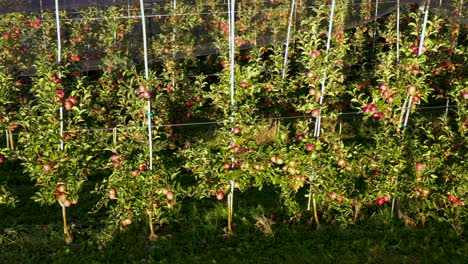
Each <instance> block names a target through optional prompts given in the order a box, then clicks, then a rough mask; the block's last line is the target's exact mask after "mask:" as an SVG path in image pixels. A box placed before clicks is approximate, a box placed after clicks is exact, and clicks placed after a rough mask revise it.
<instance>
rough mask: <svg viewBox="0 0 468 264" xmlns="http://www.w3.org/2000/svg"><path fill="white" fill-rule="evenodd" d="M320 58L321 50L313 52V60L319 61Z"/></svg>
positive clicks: (311, 54)
mask: <svg viewBox="0 0 468 264" xmlns="http://www.w3.org/2000/svg"><path fill="white" fill-rule="evenodd" d="M318 56H320V50H313V51H312V52H311V53H310V57H311V58H312V59H314V60H315V59H317V57H318Z"/></svg>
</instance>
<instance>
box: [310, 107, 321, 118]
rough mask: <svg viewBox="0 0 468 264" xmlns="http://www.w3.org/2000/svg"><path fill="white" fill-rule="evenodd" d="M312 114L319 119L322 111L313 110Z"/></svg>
mask: <svg viewBox="0 0 468 264" xmlns="http://www.w3.org/2000/svg"><path fill="white" fill-rule="evenodd" d="M310 114H311V116H312V117H315V118H317V117H319V116H320V109H314V110H312V112H310Z"/></svg>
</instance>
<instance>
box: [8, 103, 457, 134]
mask: <svg viewBox="0 0 468 264" xmlns="http://www.w3.org/2000/svg"><path fill="white" fill-rule="evenodd" d="M446 107H447V106H446V105H439V106H425V107H419V110H426V109H445V108H446ZM456 107H457V106H456V105H449V108H456ZM338 115H342V116H344V115H363V113H362V111H355V112H342V113H338ZM301 118H304V119H307V118H310V115H297V116H282V117H264V118H259V119H258V120H259V121H263V120H288V119H301ZM224 121H225V120H221V121H208V122H193V123H182V124H163V125H153V126H151V127H152V128H155V129H159V128H164V127H187V126H205V125H222V124H224V123H225V122H224ZM145 127H146V125H145V126H127V127H109V128H85V129H80V130H65V131H63V132H64V133H72V132H95V131H96V132H99V131H101V132H102V131H113V130H114V129H117V130H119V129H140V128H145ZM12 135H15V136H18V135H19V133H13V134H12ZM0 136H8V132H6V134H1V135H0Z"/></svg>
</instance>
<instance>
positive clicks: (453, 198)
mask: <svg viewBox="0 0 468 264" xmlns="http://www.w3.org/2000/svg"><path fill="white" fill-rule="evenodd" d="M447 199H448V200H449V201H451V202H453V201H455V200H456V199H457V198H455V196H453V195H451V194H449V195H448V196H447Z"/></svg>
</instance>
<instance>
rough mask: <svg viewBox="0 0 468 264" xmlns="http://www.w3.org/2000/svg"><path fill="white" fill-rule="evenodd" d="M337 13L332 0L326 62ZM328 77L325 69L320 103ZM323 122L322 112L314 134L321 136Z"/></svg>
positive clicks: (317, 120) (321, 102)
mask: <svg viewBox="0 0 468 264" xmlns="http://www.w3.org/2000/svg"><path fill="white" fill-rule="evenodd" d="M334 15H335V0H332V6H331V11H330V23H329V25H328V37H327V49H326V56H325V63H327V62H328V52H329V50H330V42H331V35H332V29H333V17H334ZM326 79H327V69H325V70H324V72H323V78H322V89H321V91H322V95H320V105H322V104H323V95H324V93H325V81H326ZM321 122H322V113H321V112H320V114H319V116H318V117H317V119H316V121H315V131H314V136H315V137H317V138H318V137H319V136H320V124H321Z"/></svg>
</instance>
